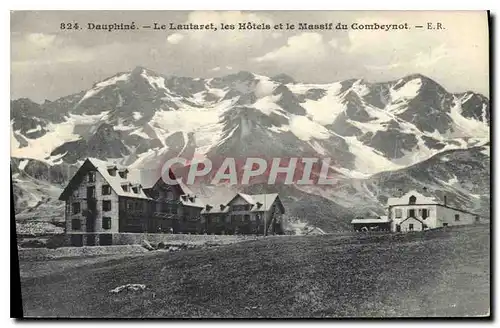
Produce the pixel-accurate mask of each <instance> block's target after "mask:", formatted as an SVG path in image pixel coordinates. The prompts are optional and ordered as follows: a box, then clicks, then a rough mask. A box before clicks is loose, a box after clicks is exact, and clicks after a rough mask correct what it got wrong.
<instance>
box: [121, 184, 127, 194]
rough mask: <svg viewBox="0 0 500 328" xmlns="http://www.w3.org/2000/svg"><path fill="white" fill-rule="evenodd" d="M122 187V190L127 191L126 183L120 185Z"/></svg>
mask: <svg viewBox="0 0 500 328" xmlns="http://www.w3.org/2000/svg"><path fill="white" fill-rule="evenodd" d="M122 189H123V191H126V192H128V185H126V184H124V185H122Z"/></svg>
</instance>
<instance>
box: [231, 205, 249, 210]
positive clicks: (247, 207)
mask: <svg viewBox="0 0 500 328" xmlns="http://www.w3.org/2000/svg"><path fill="white" fill-rule="evenodd" d="M251 206H252V205H233V211H248V210H249V209H250V208H251Z"/></svg>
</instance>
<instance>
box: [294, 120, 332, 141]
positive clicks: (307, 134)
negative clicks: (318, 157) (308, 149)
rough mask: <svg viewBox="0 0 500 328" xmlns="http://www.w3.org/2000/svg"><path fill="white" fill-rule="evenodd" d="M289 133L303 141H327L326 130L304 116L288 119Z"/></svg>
mask: <svg viewBox="0 0 500 328" xmlns="http://www.w3.org/2000/svg"><path fill="white" fill-rule="evenodd" d="M290 131H292V133H293V134H295V136H297V138H299V139H300V140H304V141H309V140H311V139H328V137H329V136H330V133H329V132H328V130H327V129H326V128H325V127H324V126H322V125H321V124H318V123H316V122H313V121H311V120H310V119H309V118H308V117H306V116H299V115H292V117H291V118H290Z"/></svg>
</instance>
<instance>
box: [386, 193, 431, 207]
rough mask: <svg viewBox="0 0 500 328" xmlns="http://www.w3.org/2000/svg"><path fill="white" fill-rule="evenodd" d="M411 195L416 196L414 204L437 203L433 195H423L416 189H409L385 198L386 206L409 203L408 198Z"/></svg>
mask: <svg viewBox="0 0 500 328" xmlns="http://www.w3.org/2000/svg"><path fill="white" fill-rule="evenodd" d="M411 196H415V198H416V201H415V205H418V204H439V202H438V200H437V199H436V198H435V197H432V196H425V195H424V194H422V193H420V192H418V191H415V190H410V191H408V192H407V193H405V194H403V195H401V196H400V197H389V198H388V199H387V206H394V205H409V198H410V197H411Z"/></svg>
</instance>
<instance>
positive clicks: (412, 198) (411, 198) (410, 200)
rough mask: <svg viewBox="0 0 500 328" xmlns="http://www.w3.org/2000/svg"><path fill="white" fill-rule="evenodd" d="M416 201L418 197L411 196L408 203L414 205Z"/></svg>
mask: <svg viewBox="0 0 500 328" xmlns="http://www.w3.org/2000/svg"><path fill="white" fill-rule="evenodd" d="M416 201H417V197H415V196H411V197H410V199H409V201H408V204H410V205H413V204H415V202H416Z"/></svg>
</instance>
